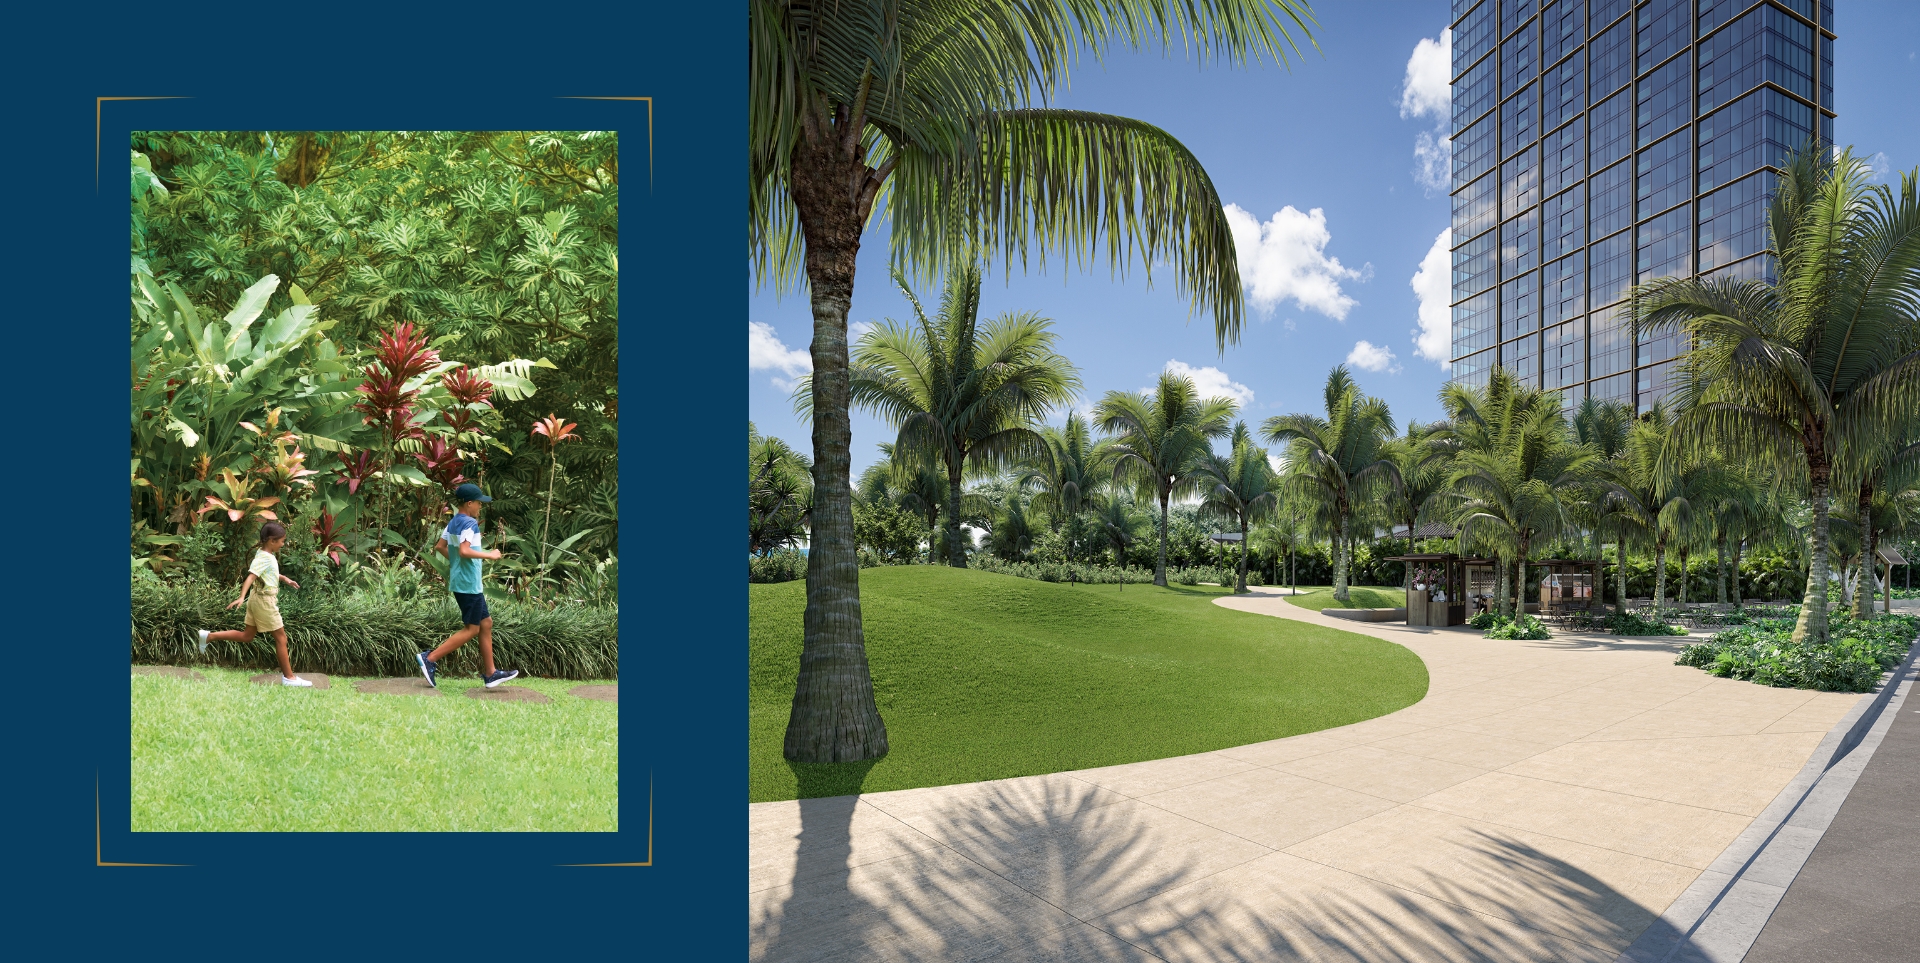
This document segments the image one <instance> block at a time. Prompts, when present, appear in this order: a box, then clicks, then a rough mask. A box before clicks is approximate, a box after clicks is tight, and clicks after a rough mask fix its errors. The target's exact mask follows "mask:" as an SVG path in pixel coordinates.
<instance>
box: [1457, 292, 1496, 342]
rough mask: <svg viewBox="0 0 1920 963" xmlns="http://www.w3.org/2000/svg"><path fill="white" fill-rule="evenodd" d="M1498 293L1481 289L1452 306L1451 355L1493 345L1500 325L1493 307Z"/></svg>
mask: <svg viewBox="0 0 1920 963" xmlns="http://www.w3.org/2000/svg"><path fill="white" fill-rule="evenodd" d="M1496 293H1498V292H1495V291H1492V290H1488V291H1483V292H1481V293H1480V294H1477V295H1475V296H1473V297H1470V298H1468V299H1466V300H1465V301H1462V302H1460V303H1459V304H1456V305H1454V306H1453V356H1454V357H1456V358H1458V357H1462V356H1464V355H1469V354H1472V353H1474V352H1475V351H1484V350H1486V349H1487V348H1491V347H1493V346H1494V344H1495V343H1496V342H1498V341H1499V340H1500V339H1499V333H1500V327H1499V324H1498V323H1497V321H1498V315H1497V314H1496V313H1495V311H1494V308H1495V307H1496V306H1497V305H1498V304H1499V301H1498V300H1497V299H1496V298H1495V297H1494V295H1495V294H1496Z"/></svg>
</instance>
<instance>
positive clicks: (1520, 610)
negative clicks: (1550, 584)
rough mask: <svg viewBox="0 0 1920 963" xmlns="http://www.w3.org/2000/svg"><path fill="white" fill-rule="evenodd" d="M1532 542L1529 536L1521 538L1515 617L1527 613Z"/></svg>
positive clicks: (1515, 588) (1514, 604) (1515, 595)
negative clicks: (1528, 574)
mask: <svg viewBox="0 0 1920 963" xmlns="http://www.w3.org/2000/svg"><path fill="white" fill-rule="evenodd" d="M1531 542H1532V539H1529V538H1522V539H1520V557H1519V562H1520V572H1519V574H1518V575H1517V576H1516V577H1515V582H1516V584H1515V585H1514V588H1513V594H1514V602H1513V617H1514V618H1516V619H1518V618H1519V617H1520V616H1522V615H1525V614H1527V555H1528V553H1529V550H1530V549H1531V548H1532V544H1531Z"/></svg>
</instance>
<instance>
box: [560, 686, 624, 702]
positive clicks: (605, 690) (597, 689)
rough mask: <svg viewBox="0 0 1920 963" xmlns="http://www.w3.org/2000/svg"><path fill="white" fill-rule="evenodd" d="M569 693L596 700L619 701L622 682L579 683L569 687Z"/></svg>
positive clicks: (577, 696)
mask: <svg viewBox="0 0 1920 963" xmlns="http://www.w3.org/2000/svg"><path fill="white" fill-rule="evenodd" d="M567 694H568V695H570V696H574V697H576V698H580V699H592V700H594V701H596V702H619V701H620V684H619V683H617V682H616V683H614V684H613V685H577V686H574V687H573V688H571V689H568V690H567Z"/></svg>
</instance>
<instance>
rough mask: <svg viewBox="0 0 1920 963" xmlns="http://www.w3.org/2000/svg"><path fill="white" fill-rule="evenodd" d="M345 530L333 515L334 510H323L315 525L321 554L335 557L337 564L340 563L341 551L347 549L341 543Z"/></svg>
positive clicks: (315, 535)
mask: <svg viewBox="0 0 1920 963" xmlns="http://www.w3.org/2000/svg"><path fill="white" fill-rule="evenodd" d="M343 532H345V529H343V528H341V527H340V522H339V520H338V519H336V518H334V517H333V513H332V512H326V511H323V512H321V513H320V520H319V521H318V522H315V523H314V526H313V537H314V538H315V539H317V540H318V541H319V542H320V554H322V555H325V556H327V557H328V558H331V559H333V564H335V565H339V564H340V553H341V552H344V551H346V550H347V547H346V546H345V545H343V544H341V543H340V536H341V534H342V533H343Z"/></svg>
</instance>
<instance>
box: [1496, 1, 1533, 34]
mask: <svg viewBox="0 0 1920 963" xmlns="http://www.w3.org/2000/svg"><path fill="white" fill-rule="evenodd" d="M1537 2H1538V0H1505V2H1503V3H1501V4H1500V36H1502V37H1504V36H1506V35H1507V34H1510V33H1512V32H1513V31H1514V28H1516V27H1518V26H1520V25H1521V24H1523V23H1525V22H1527V18H1528V17H1531V16H1533V11H1534V7H1535V5H1536V4H1537Z"/></svg>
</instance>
